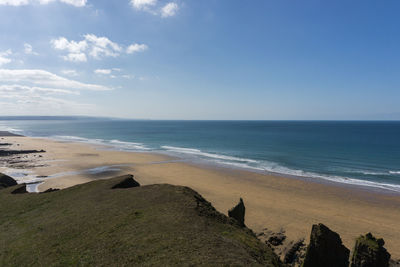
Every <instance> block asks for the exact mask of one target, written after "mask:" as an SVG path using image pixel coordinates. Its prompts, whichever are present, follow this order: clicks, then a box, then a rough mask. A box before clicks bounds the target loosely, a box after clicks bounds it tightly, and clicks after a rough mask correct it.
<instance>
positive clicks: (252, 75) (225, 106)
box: [0, 0, 400, 120]
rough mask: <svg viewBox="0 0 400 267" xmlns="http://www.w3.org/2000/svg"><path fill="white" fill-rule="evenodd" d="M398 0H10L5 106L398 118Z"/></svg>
mask: <svg viewBox="0 0 400 267" xmlns="http://www.w3.org/2000/svg"><path fill="white" fill-rule="evenodd" d="M399 12H400V2H399V1H397V0H387V1H377V0H376V1H371V0H354V1H348V0H335V1H322V0H304V1H292V0H291V1H289V0H252V1H243V0H241V1H239V0H113V1H110V0H0V115H89V116H106V117H120V118H134V119H228V120H280V119H284V120H325V119H327V120H336V119H338V120H354V119H356V120H357V119H366V120H368V119H370V120H376V119H395V120H400V16H399V15H398V14H399Z"/></svg>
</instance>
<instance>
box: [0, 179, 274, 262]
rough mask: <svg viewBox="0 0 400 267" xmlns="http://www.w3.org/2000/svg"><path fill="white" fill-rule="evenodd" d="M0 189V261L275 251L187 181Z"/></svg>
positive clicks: (249, 256)
mask: <svg viewBox="0 0 400 267" xmlns="http://www.w3.org/2000/svg"><path fill="white" fill-rule="evenodd" d="M124 179H126V177H117V178H114V179H109V180H99V181H95V182H91V183H87V184H82V185H78V186H74V187H71V188H68V189H65V190H60V191H56V192H51V193H45V194H11V192H12V191H13V190H15V189H16V188H17V187H18V186H13V187H9V188H6V189H2V190H0V265H1V266H21V265H23V266H25V265H42V266H57V265H75V266H79V265H96V266H123V265H137V264H141V265H242V266H244V265H254V266H257V265H263V266H280V263H279V260H278V257H277V256H276V255H275V254H274V253H273V252H272V250H271V249H270V248H269V247H268V246H266V245H265V244H263V243H261V242H260V241H259V240H258V239H257V238H256V237H255V236H254V235H252V233H251V232H250V231H249V230H248V229H246V228H244V229H243V228H240V227H239V226H238V225H237V224H236V223H235V222H234V221H233V220H232V219H229V218H227V217H226V216H225V215H222V214H221V213H219V212H217V211H215V209H214V208H213V207H212V206H211V205H210V204H209V203H208V202H207V201H205V200H204V199H203V198H202V197H201V196H200V195H199V194H197V193H196V192H195V191H193V190H191V189H190V188H187V187H179V186H172V185H150V186H143V187H135V188H127V189H111V188H112V187H113V186H114V185H115V184H117V183H119V182H121V181H122V180H124Z"/></svg>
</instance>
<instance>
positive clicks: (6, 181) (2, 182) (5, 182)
mask: <svg viewBox="0 0 400 267" xmlns="http://www.w3.org/2000/svg"><path fill="white" fill-rule="evenodd" d="M14 185H17V182H16V181H15V180H14V179H13V178H11V177H10V176H8V175H5V174H2V173H0V188H6V187H9V186H14Z"/></svg>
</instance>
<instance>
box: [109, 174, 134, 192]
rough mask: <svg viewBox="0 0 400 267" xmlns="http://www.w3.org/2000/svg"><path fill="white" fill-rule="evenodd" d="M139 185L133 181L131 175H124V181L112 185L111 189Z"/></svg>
mask: <svg viewBox="0 0 400 267" xmlns="http://www.w3.org/2000/svg"><path fill="white" fill-rule="evenodd" d="M139 186H140V184H139V183H138V182H136V181H135V179H133V175H131V174H129V175H126V179H124V180H123V181H122V182H119V183H118V184H116V185H114V186H113V187H112V189H116V188H132V187H139Z"/></svg>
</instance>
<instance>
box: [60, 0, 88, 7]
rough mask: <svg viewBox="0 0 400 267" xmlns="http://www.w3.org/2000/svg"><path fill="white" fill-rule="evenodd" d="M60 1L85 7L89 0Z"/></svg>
mask: <svg viewBox="0 0 400 267" xmlns="http://www.w3.org/2000/svg"><path fill="white" fill-rule="evenodd" d="M60 2H63V3H65V4H69V5H73V6H76V7H83V6H85V5H86V3H87V0H60Z"/></svg>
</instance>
